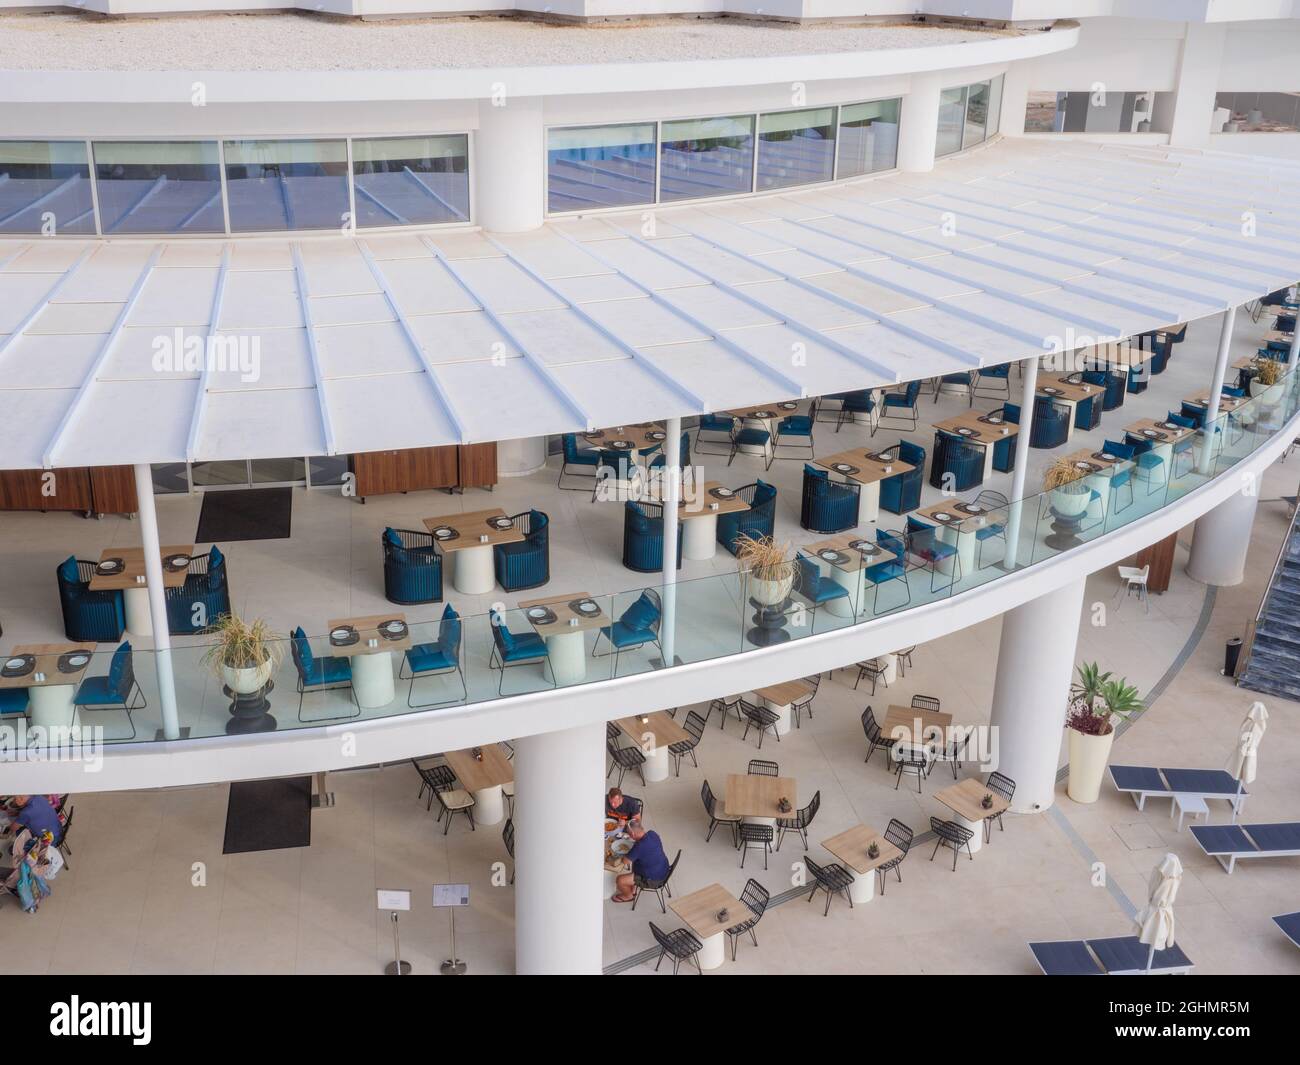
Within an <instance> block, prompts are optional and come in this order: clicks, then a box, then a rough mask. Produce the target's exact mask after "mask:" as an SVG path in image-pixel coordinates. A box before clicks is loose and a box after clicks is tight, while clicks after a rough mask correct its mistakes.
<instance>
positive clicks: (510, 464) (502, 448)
mask: <svg viewBox="0 0 1300 1065" xmlns="http://www.w3.org/2000/svg"><path fill="white" fill-rule="evenodd" d="M545 465H546V437H544V436H526V437H524V438H523V439H522V440H498V441H497V476H498V477H526V476H527V475H528V474H530V473H536V472H537V471H538V470H540V469H541V468H542V467H543V466H545Z"/></svg>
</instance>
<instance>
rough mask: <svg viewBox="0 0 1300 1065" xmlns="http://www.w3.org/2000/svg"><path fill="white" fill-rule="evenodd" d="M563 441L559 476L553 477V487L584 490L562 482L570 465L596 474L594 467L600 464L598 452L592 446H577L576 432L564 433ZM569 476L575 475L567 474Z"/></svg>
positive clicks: (593, 474)
mask: <svg viewBox="0 0 1300 1065" xmlns="http://www.w3.org/2000/svg"><path fill="white" fill-rule="evenodd" d="M561 439H562V440H563V441H564V457H563V458H562V459H561V460H560V476H559V477H557V478H556V479H555V487H556V488H563V489H564V490H565V491H566V492H585V491H586V490H587V489H586V487H585V486H583V487H576V488H575V487H569V486H567V485H565V484H564V477H565V474H569V467H570V466H572V467H574V468H575V469H579V470H591V475H592V476H593V477H594V476H595V475H596V468H597V467H598V466H599V465H600V453H599V452H598V451H596V450H595V449H594V448H580V447H578V437H577V434H576V433H565V434H564V436H563V437H562V438H561ZM569 476H575V475H574V474H569Z"/></svg>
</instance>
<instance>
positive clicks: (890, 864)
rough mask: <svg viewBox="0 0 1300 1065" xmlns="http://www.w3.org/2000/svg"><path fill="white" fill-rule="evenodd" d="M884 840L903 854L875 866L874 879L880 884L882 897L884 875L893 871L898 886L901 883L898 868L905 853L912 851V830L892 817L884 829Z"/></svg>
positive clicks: (901, 876) (905, 855)
mask: <svg viewBox="0 0 1300 1065" xmlns="http://www.w3.org/2000/svg"><path fill="white" fill-rule="evenodd" d="M885 839H887V840H888V841H889V842H890V843H892V844H893V845H894V846H895V847H897V848H898V849H899V850H900V851H902V852H903V853H902V854H900V855H899V856H898V857H897V858H891V859H889V861H887V862H885V863H884V864H883V865H878V866H876V879H877V881H878V882H879V884H880V893H881V894H882V895H883V894H884V893H885V874H886V873H887V872H889V871H890V870H891V869H892V870H893V871H894V876H896V877H897V878H898V882H899V883H900V884H901V883H902V882H903V874H902V872H901V871H900V870H899V868H898V867H899V866H900V865H902V864H903V859H904V858H906V857H907V852H908V851H910V850H911V849H912V830H911V829H910V828H908V827H907V826H906V825H905V824H903V822H902V821H900V820H899V819H898V818H897V817H892V818H890V820H889V824H888V826H886V828H885Z"/></svg>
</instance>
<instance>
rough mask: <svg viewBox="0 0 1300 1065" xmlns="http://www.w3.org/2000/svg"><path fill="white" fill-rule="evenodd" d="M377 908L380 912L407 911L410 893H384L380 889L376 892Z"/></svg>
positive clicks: (409, 903)
mask: <svg viewBox="0 0 1300 1065" xmlns="http://www.w3.org/2000/svg"><path fill="white" fill-rule="evenodd" d="M376 894H377V895H378V902H377V906H378V908H379V909H381V910H409V909H410V908H411V893H410V892H409V891H385V890H384V889H383V888H380V889H379V891H378V892H376Z"/></svg>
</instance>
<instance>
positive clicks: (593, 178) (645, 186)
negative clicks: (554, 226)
mask: <svg viewBox="0 0 1300 1065" xmlns="http://www.w3.org/2000/svg"><path fill="white" fill-rule="evenodd" d="M654 199H655V127H654V123H653V122H638V123H634V124H630V125H621V126H584V127H581V128H578V127H571V128H565V129H553V130H550V131H549V133H548V134H547V139H546V203H547V209H548V210H551V211H580V210H584V209H586V210H590V209H592V208H596V207H626V206H628V205H630V204H638V203H654Z"/></svg>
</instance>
